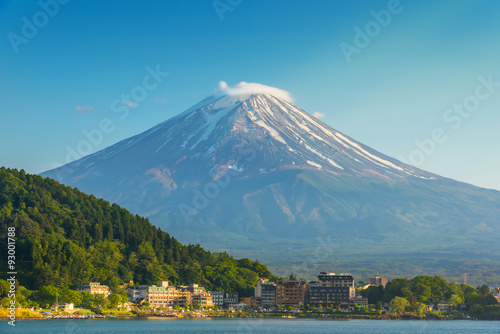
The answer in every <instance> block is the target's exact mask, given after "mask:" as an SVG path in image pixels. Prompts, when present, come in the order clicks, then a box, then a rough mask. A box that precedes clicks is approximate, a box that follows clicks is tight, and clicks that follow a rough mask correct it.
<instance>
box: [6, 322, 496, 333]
mask: <svg viewBox="0 0 500 334" xmlns="http://www.w3.org/2000/svg"><path fill="white" fill-rule="evenodd" d="M0 333H19V334H21V333H23V334H28V333H55V334H60V333H65V334H87V333H96V334H97V333H99V334H101V333H102V334H104V333H106V334H111V333H120V334H121V333H125V334H126V333H151V334H153V333H154V334H156V333H186V334H187V333H189V334H194V333H196V334H198V333H199V334H206V333H214V334H215V333H217V334H226V333H231V334H233V333H242V334H243V333H245V334H251V333H272V334H302V333H342V334H358V333H359V334H365V333H374V334H399V333H409V334H412V333H433V334H460V333H463V334H473V333H495V334H499V333H500V322H498V321H394V320H392V321H387V320H350V321H346V320H298V319H262V320H261V319H211V320H210V319H203V320H178V319H147V320H146V319H145V320H137V319H133V320H118V319H94V320H45V321H18V322H16V327H12V326H9V325H7V323H6V322H5V321H3V322H2V323H1V324H0Z"/></svg>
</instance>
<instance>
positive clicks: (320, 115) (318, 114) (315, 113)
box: [312, 111, 325, 118]
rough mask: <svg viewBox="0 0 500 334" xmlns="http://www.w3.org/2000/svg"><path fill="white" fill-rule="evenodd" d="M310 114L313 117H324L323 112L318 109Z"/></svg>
mask: <svg viewBox="0 0 500 334" xmlns="http://www.w3.org/2000/svg"><path fill="white" fill-rule="evenodd" d="M312 115H313V116H314V117H316V118H323V117H325V114H323V113H322V112H319V111H315V112H314V113H313V114H312Z"/></svg>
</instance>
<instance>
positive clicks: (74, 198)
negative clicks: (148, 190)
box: [0, 167, 500, 318]
mask: <svg viewBox="0 0 500 334" xmlns="http://www.w3.org/2000/svg"><path fill="white" fill-rule="evenodd" d="M0 226H1V228H2V231H8V228H11V229H12V228H15V231H16V271H17V275H16V282H9V281H6V280H1V281H0V306H2V307H4V308H8V306H9V303H10V301H11V300H12V298H11V296H9V291H12V290H13V289H12V287H11V286H13V285H15V287H16V288H15V292H16V294H15V304H16V307H17V308H27V309H29V308H31V310H35V309H36V308H40V307H42V308H54V307H55V310H59V311H61V310H62V311H68V312H70V313H71V311H73V312H74V311H75V307H77V308H79V309H80V310H85V311H90V312H96V313H101V312H102V311H103V309H105V308H106V307H111V308H117V309H125V310H126V312H130V311H134V312H136V313H137V312H139V313H140V312H141V311H144V309H145V308H146V309H148V310H151V309H153V310H154V309H166V310H168V309H174V310H179V309H180V308H184V309H186V310H192V309H193V308H197V309H213V308H216V309H217V308H219V309H221V308H225V309H235V308H236V309H238V308H239V309H242V308H243V309H245V310H248V308H256V309H261V310H262V309H266V310H269V311H280V310H287V311H294V312H299V313H300V312H306V311H307V312H329V311H330V312H333V310H334V308H335V310H336V311H338V312H350V311H353V312H364V313H367V314H369V313H370V312H379V313H373V314H381V313H380V312H382V311H383V310H384V311H385V310H387V311H389V310H390V311H392V312H396V313H398V314H401V313H403V312H414V313H415V314H422V313H423V312H424V311H426V312H434V311H444V312H447V311H452V310H460V311H467V312H469V311H470V312H471V313H472V314H473V315H482V316H486V317H489V318H496V317H497V316H498V315H499V314H500V308H499V307H500V305H498V299H499V292H500V291H499V290H498V289H497V290H490V289H489V287H487V286H486V285H482V286H478V287H477V288H474V287H472V286H469V285H466V284H456V283H449V282H447V281H446V280H444V279H443V278H441V277H439V276H435V277H430V276H418V277H415V278H413V279H411V280H409V279H393V280H392V281H390V282H389V281H388V279H387V278H382V277H380V276H378V275H377V276H375V277H374V278H370V279H368V283H366V282H364V281H359V282H358V284H357V285H356V284H355V281H354V278H353V276H352V275H351V274H348V273H344V274H333V273H328V272H321V273H320V274H319V275H318V276H317V279H316V280H314V281H308V280H306V279H297V278H296V277H294V275H293V274H291V275H290V277H287V278H284V277H278V276H275V275H273V274H272V273H271V272H270V271H269V270H268V268H267V267H266V266H265V265H264V264H262V263H260V262H259V261H257V260H255V261H252V260H249V259H247V258H244V259H234V258H233V257H231V256H230V255H228V254H226V253H212V252H209V251H206V250H204V249H203V248H201V247H200V246H199V245H188V246H184V245H181V244H180V243H179V242H178V241H177V240H176V239H175V238H173V237H171V236H170V235H169V234H168V233H166V232H164V231H162V230H161V229H160V228H156V227H154V226H153V225H151V224H150V223H149V221H148V219H147V218H142V217H140V216H138V215H133V214H131V213H130V212H128V211H127V210H125V209H123V208H121V207H119V206H118V205H116V204H110V203H109V202H107V201H104V200H102V199H98V198H95V197H94V196H92V195H86V194H84V193H82V192H80V191H79V190H77V189H73V188H71V187H67V186H64V185H61V184H59V183H58V182H56V181H55V180H52V179H50V178H43V177H40V176H37V175H30V174H27V173H25V172H24V171H23V170H21V171H18V170H15V169H7V168H4V167H3V168H0ZM6 239H7V238H5V237H2V238H1V239H0V249H2V250H6V249H7V248H8V247H7V241H6ZM6 253H7V252H2V253H1V255H0V270H1V271H2V272H3V273H6V272H8V271H9V270H8V267H7V263H8V262H7V260H6V258H5V254H6ZM273 282H276V283H273ZM0 311H1V310H0ZM0 313H1V312H0ZM497 313H498V314H497ZM28 314H29V313H28ZM0 316H1V314H0Z"/></svg>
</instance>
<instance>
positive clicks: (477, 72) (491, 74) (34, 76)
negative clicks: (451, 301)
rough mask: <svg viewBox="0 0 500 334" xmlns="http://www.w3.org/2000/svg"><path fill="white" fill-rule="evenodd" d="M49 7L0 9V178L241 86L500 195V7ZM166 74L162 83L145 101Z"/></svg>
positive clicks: (226, 0)
mask: <svg viewBox="0 0 500 334" xmlns="http://www.w3.org/2000/svg"><path fill="white" fill-rule="evenodd" d="M41 2H42V3H46V4H51V5H48V7H47V8H49V9H48V11H52V12H51V13H50V14H52V15H48V14H45V12H43V9H42V8H41V7H40V5H39V4H38V3H37V1H25V2H20V1H9V0H7V1H3V2H0V36H1V38H0V59H1V62H0V97H1V104H0V112H1V119H0V165H4V166H8V167H15V168H18V169H21V168H23V169H25V170H26V171H28V172H31V173H39V172H42V171H44V170H47V169H50V168H51V167H53V166H55V165H58V164H61V163H64V162H66V158H67V156H68V148H70V149H73V150H76V148H77V147H78V145H79V144H80V143H81V142H82V141H84V140H86V137H85V135H84V134H83V131H87V132H88V133H95V132H92V131H93V130H94V129H98V128H99V126H100V124H101V125H102V122H103V120H104V122H105V124H104V125H105V126H104V128H106V130H107V131H106V133H103V132H102V134H103V135H102V137H99V136H97V137H94V139H95V144H93V145H92V146H91V147H90V148H89V149H90V150H91V151H92V152H95V151H98V150H100V149H102V148H105V147H107V146H109V145H111V144H113V143H115V142H117V141H119V140H122V139H125V138H127V137H129V136H131V135H134V134H137V133H139V132H142V131H144V130H146V129H148V128H150V127H152V126H154V125H156V124H157V123H159V122H162V121H164V120H166V119H168V118H170V117H172V116H174V115H176V114H178V113H180V112H182V111H184V110H185V109H187V108H188V107H190V106H191V105H193V104H195V103H196V102H198V101H199V100H201V99H202V98H204V97H206V96H207V95H209V94H210V93H212V92H213V91H214V89H215V88H216V87H217V86H218V83H219V81H221V80H224V81H226V82H227V83H228V84H229V85H235V84H237V83H238V82H240V81H246V82H257V83H261V84H265V85H269V86H273V87H278V88H281V89H284V90H286V91H289V92H290V93H291V94H292V95H293V96H294V98H295V100H296V105H297V106H299V107H301V108H303V109H304V110H306V111H308V112H310V113H314V112H318V113H321V114H324V117H323V118H322V120H323V121H324V122H326V123H327V124H329V125H330V126H332V127H334V128H335V129H337V130H339V131H342V132H344V133H346V134H347V135H349V136H351V137H353V138H355V139H357V140H358V141H361V142H362V143H364V144H367V145H369V146H371V147H373V148H375V149H377V150H379V151H381V152H383V153H385V154H387V155H390V156H393V157H395V158H400V159H404V160H406V161H408V162H410V163H414V164H415V165H417V167H420V168H422V169H425V170H428V171H431V172H435V173H437V174H440V175H443V176H447V177H451V178H454V179H457V180H460V181H464V182H468V183H472V184H475V185H478V186H482V187H486V188H495V189H500V173H498V170H499V167H500V145H499V143H500V131H498V125H499V124H500V113H499V109H500V86H498V84H497V86H495V84H494V83H495V82H500V67H499V65H500V62H499V60H498V59H499V56H498V55H499V54H500V43H499V42H498V41H499V40H500V20H498V17H500V3H499V2H498V1H494V0H491V1H459V0H454V1H439V2H436V1H424V0H419V1H416V0H414V1H410V0H400V1H399V4H398V1H394V0H393V1H331V0H328V1H327V0H325V1H293V0H287V1H280V0H275V1H260V0H252V1H250V0H243V1H239V0H220V1H213V0H207V1H204V0H203V1H202V0H199V1H120V2H110V1H108V2H106V1H81V0H80V1H78V0H73V1H68V0H64V1H63V0H60V2H61V3H59V2H56V0H42V1H41ZM54 3H57V4H58V5H57V6H58V8H57V9H56V8H55V7H54V5H53V4H54ZM62 3H64V4H62ZM373 12H375V13H378V15H379V16H380V17H381V18H379V19H380V20H382V21H381V22H382V23H383V24H382V23H379V22H377V21H376V19H375V18H374V15H373ZM384 13H385V14H387V13H389V14H390V18H389V17H388V16H387V15H385V16H384ZM376 15H377V14H376ZM26 22H28V23H26ZM29 25H33V26H32V27H34V28H35V29H36V31H35V32H34V31H33V30H30V29H29V28H30V27H29ZM370 29H371V30H370ZM359 31H361V33H362V34H364V35H366V36H365V39H363V38H362V37H360V36H361V35H360V34H359V33H358V32H359ZM356 43H357V44H356ZM342 45H344V46H345V45H349V47H351V49H350V50H354V49H353V48H356V52H354V53H352V54H350V55H349V57H346V56H345V52H343V50H342V48H341V46H342ZM344 49H345V47H344ZM157 67H158V68H159V69H160V71H162V72H168V73H169V74H168V76H166V77H162V78H161V82H159V83H158V85H156V86H157V87H155V88H152V89H151V90H144V89H143V88H142V90H141V87H142V86H143V79H144V77H145V76H146V75H148V70H147V68H149V69H150V71H151V70H154V69H156V68H157ZM487 81H490V84H489V85H488V84H487V85H486V86H485V84H484V82H487ZM491 82H493V84H491ZM132 92H136V93H137V94H139V93H141V92H142V93H144V92H146V95H145V96H142V97H141V99H143V100H141V101H140V102H139V103H138V104H135V103H134V101H133V99H132V100H128V102H127V101H126V97H124V96H125V95H130V94H131V93H132ZM477 94H479V97H481V98H480V99H479V98H478V97H477ZM135 96H139V95H135ZM122 100H123V103H128V106H126V105H125V104H123V105H122V104H121V103H122V102H121V101H122ZM117 102H118V103H119V104H116V103H117ZM113 103H115V109H116V107H117V106H120V107H127V108H129V111H130V112H129V114H128V115H127V116H126V117H123V116H124V115H123V114H122V113H116V112H114V111H113V110H114V109H113V108H112V107H111V106H112V104H113ZM454 104H458V105H465V106H466V107H467V108H468V109H467V110H470V111H467V110H465V111H463V110H462V114H459V113H458V112H457V111H453V109H452V110H450V111H448V110H449V109H450V108H453V105H454ZM120 116H121V117H120ZM436 130H438V131H439V130H441V132H440V135H439V136H437V137H435V138H433V132H435V131H436ZM437 138H439V140H436V139H437ZM443 138H445V139H443ZM416 142H420V143H421V144H420V146H421V147H419V146H418V145H417V143H416ZM422 145H423V146H422ZM80 148H81V149H82V152H83V151H84V150H83V147H80ZM85 149H87V148H85ZM70 158H71V155H70Z"/></svg>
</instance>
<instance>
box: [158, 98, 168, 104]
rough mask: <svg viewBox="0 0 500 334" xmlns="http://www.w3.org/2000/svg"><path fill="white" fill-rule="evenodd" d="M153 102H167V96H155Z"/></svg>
mask: <svg viewBox="0 0 500 334" xmlns="http://www.w3.org/2000/svg"><path fill="white" fill-rule="evenodd" d="M155 102H157V103H161V104H164V103H167V102H168V99H167V98H159V97H155Z"/></svg>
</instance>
